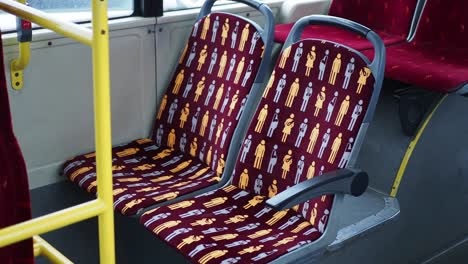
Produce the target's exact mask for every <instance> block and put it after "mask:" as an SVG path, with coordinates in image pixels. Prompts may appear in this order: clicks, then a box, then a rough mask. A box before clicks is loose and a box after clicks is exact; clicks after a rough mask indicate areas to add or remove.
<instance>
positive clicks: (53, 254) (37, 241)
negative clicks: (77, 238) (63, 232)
mask: <svg viewBox="0 0 468 264" xmlns="http://www.w3.org/2000/svg"><path fill="white" fill-rule="evenodd" d="M33 240H34V256H36V257H38V256H43V257H46V258H47V259H48V260H49V262H50V263H52V264H73V262H71V261H70V260H69V259H68V258H67V257H65V256H64V255H63V254H62V253H60V251H58V250H57V249H56V248H54V247H53V246H52V245H51V244H49V243H47V241H45V240H44V239H42V238H41V237H39V236H34V237H33Z"/></svg>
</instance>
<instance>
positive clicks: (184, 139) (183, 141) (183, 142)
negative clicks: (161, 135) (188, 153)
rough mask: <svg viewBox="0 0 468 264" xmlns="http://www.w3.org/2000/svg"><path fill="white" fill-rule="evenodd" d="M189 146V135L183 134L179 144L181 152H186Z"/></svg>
mask: <svg viewBox="0 0 468 264" xmlns="http://www.w3.org/2000/svg"><path fill="white" fill-rule="evenodd" d="M186 145H187V134H185V133H184V134H182V137H181V138H180V142H179V148H180V151H182V152H185V146H186Z"/></svg>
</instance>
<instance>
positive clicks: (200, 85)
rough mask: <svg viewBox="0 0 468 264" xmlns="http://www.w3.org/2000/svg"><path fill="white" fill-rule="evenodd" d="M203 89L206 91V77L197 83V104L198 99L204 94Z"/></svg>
mask: <svg viewBox="0 0 468 264" xmlns="http://www.w3.org/2000/svg"><path fill="white" fill-rule="evenodd" d="M203 89H205V77H204V76H203V77H202V78H201V80H200V81H199V82H198V83H197V89H196V90H195V100H194V101H195V102H198V98H200V95H202V93H203Z"/></svg>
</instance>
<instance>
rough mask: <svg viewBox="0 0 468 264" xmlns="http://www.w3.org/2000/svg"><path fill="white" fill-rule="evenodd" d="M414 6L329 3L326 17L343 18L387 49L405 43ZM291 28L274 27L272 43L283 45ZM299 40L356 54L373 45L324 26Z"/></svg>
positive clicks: (407, 2)
mask: <svg viewBox="0 0 468 264" xmlns="http://www.w3.org/2000/svg"><path fill="white" fill-rule="evenodd" d="M417 4H418V0H396V1H395V0H393V1H389V0H385V1H374V0H332V2H331V6H330V10H329V12H328V15H330V16H337V17H342V18H346V19H349V20H352V21H355V22H357V23H360V24H362V25H365V26H367V27H369V28H371V29H372V30H374V32H376V33H377V34H378V35H379V36H380V37H381V38H382V40H383V42H384V44H385V45H386V46H388V45H392V44H395V43H401V42H404V41H406V39H407V38H408V36H409V34H410V28H411V24H412V21H413V19H414V17H415V15H414V14H415V13H416V12H415V11H416V7H417ZM293 25H294V24H280V25H277V26H276V27H275V42H277V43H281V44H283V43H284V42H285V41H286V38H287V36H288V34H289V32H290V31H291V29H292V27H293ZM302 38H318V39H326V40H330V41H334V42H337V43H342V44H343V45H347V46H349V47H351V48H354V49H356V50H366V49H372V44H371V43H370V42H369V41H367V39H366V38H363V37H361V36H356V35H355V34H352V33H350V32H349V31H346V30H344V29H341V28H336V27H329V26H324V25H315V26H309V27H307V28H306V29H305V30H304V32H303V34H302Z"/></svg>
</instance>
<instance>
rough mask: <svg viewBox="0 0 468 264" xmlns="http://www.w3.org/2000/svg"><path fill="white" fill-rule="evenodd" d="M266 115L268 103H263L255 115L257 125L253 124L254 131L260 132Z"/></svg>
mask: <svg viewBox="0 0 468 264" xmlns="http://www.w3.org/2000/svg"><path fill="white" fill-rule="evenodd" d="M267 116H268V105H267V104H265V105H264V106H263V108H262V110H260V113H259V114H258V117H257V125H256V126H255V132H257V133H260V134H261V133H262V129H263V125H264V124H265V120H266V118H267Z"/></svg>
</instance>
